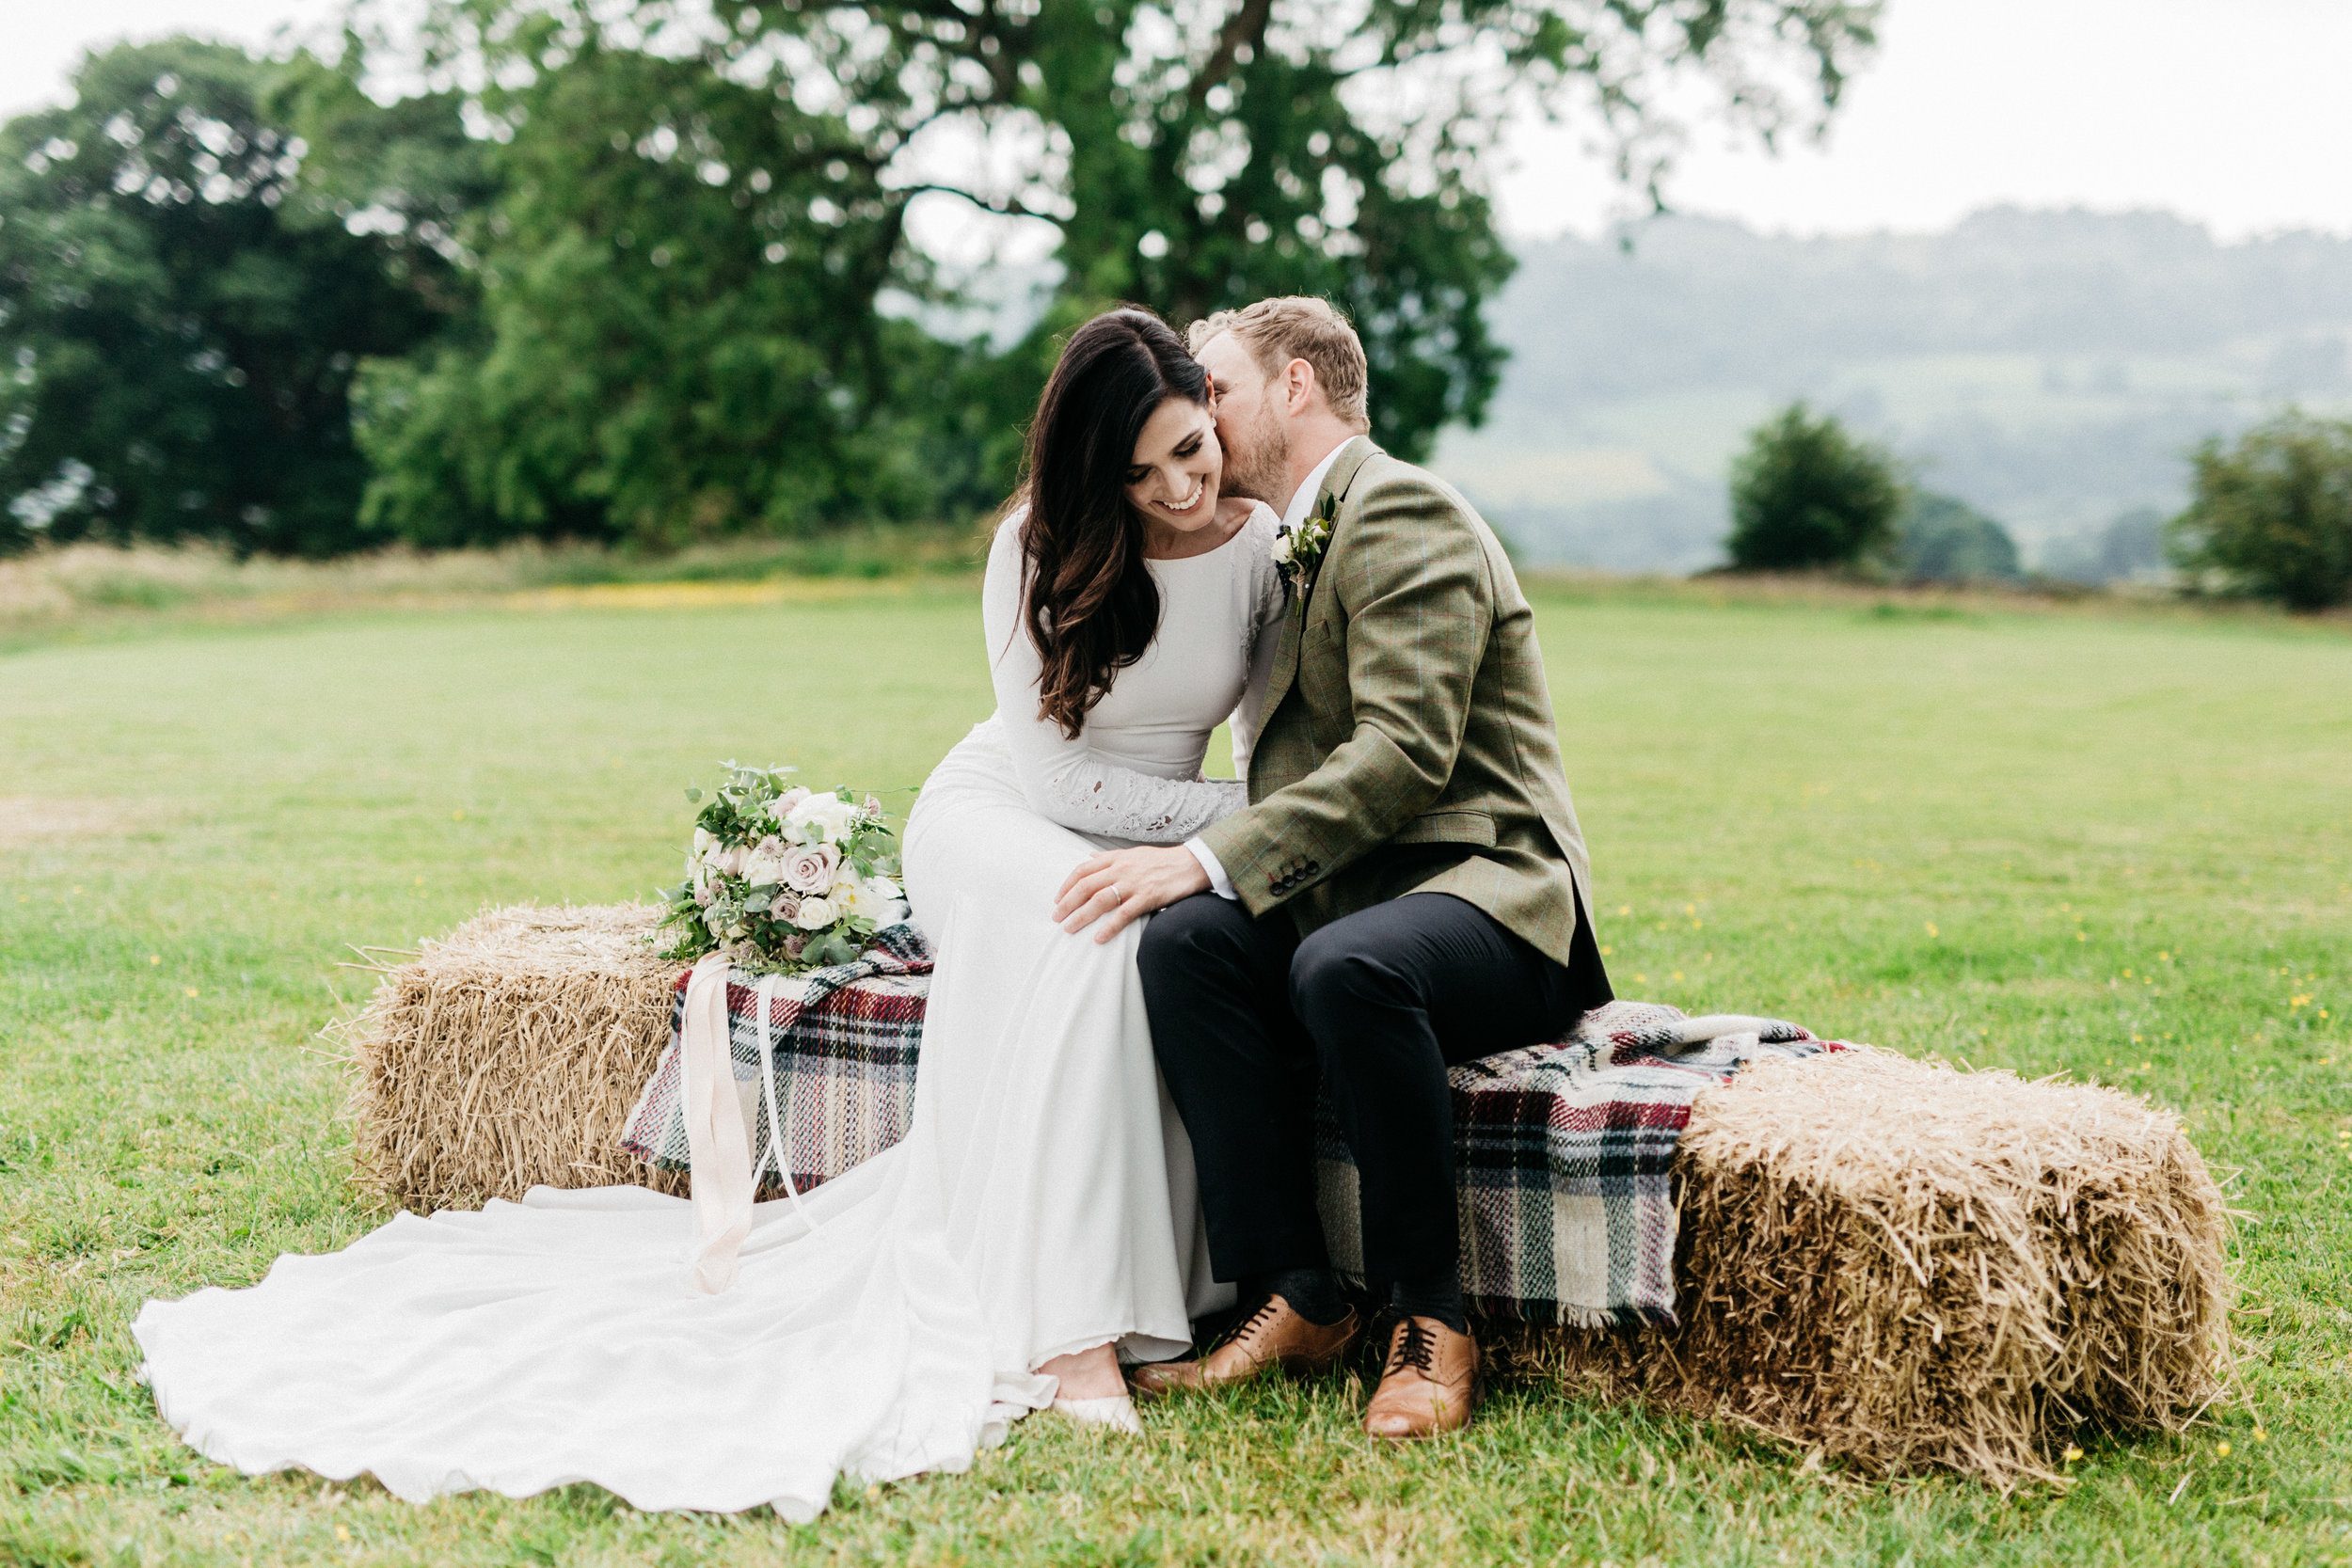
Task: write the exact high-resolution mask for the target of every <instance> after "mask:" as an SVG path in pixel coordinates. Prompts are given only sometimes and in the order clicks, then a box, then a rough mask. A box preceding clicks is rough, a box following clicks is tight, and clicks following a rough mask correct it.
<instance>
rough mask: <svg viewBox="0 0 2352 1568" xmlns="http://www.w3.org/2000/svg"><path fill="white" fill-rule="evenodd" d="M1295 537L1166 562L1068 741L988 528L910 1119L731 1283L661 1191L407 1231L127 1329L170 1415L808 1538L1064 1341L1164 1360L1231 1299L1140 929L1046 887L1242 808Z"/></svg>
mask: <svg viewBox="0 0 2352 1568" xmlns="http://www.w3.org/2000/svg"><path fill="white" fill-rule="evenodd" d="M1273 530H1274V518H1273V515H1272V514H1271V513H1269V512H1267V511H1266V510H1264V509H1263V508H1258V509H1257V510H1256V511H1254V512H1253V514H1252V515H1251V517H1250V520H1249V522H1248V525H1247V526H1245V527H1244V528H1243V530H1242V531H1240V532H1239V533H1238V534H1236V535H1235V536H1234V537H1233V538H1232V540H1231V541H1230V542H1228V543H1227V544H1225V545H1223V546H1219V547H1218V548H1216V550H1213V551H1211V552H1210V553H1208V554H1205V555H1201V556H1197V557H1193V558H1190V559H1187V560H1182V561H1168V562H1152V566H1151V570H1152V575H1153V577H1154V578H1155V579H1156V580H1157V582H1158V585H1159V588H1160V592H1161V595H1162V612H1161V622H1160V634H1159V637H1158V639H1157V640H1156V641H1155V642H1154V643H1153V644H1152V647H1151V649H1150V650H1149V651H1148V652H1147V653H1146V654H1145V655H1144V657H1143V658H1142V660H1141V661H1140V662H1139V663H1137V664H1136V665H1134V666H1132V667H1131V668H1129V669H1126V670H1123V671H1120V672H1119V673H1118V675H1117V678H1116V680H1115V682H1114V684H1113V685H1112V688H1111V689H1110V691H1109V693H1108V694H1107V695H1105V696H1104V698H1103V699H1102V701H1101V702H1100V703H1099V704H1098V705H1096V706H1095V707H1094V709H1093V710H1092V711H1091V712H1090V713H1089V716H1088V720H1087V723H1086V727H1085V730H1084V731H1083V733H1082V734H1081V735H1080V736H1078V738H1077V739H1075V740H1066V739H1065V738H1064V737H1063V736H1062V735H1061V733H1060V731H1059V730H1058V729H1057V728H1055V727H1054V726H1053V725H1051V724H1050V723H1047V722H1044V721H1040V720H1039V719H1038V717H1037V703H1038V696H1037V678H1038V670H1039V664H1038V658H1037V655H1036V651H1035V649H1034V646H1033V645H1032V643H1031V641H1030V639H1029V637H1028V635H1027V633H1026V631H1025V629H1023V626H1022V625H1021V621H1020V617H1019V606H1020V599H1021V594H1022V581H1021V578H1022V564H1023V556H1022V552H1021V550H1020V548H1019V546H1018V544H1017V542H1016V535H1017V525H1015V524H1008V525H1007V526H1006V527H1005V528H1004V529H1002V530H1000V531H999V532H998V535H997V540H996V544H995V546H994V548H993V550H992V552H991V555H990V559H989V567H988V579H987V586H986V589H985V593H984V607H983V621H984V624H985V626H986V629H987V635H988V645H989V651H990V655H991V662H992V667H993V671H994V675H995V685H996V696H997V705H998V709H997V713H996V716H995V717H994V718H993V719H990V720H989V721H986V722H984V723H982V724H980V725H979V726H977V728H976V729H974V730H973V731H972V733H971V734H970V735H969V736H966V737H965V738H964V739H963V740H962V741H961V742H959V743H958V744H957V746H956V747H955V749H954V750H953V751H951V752H948V754H947V756H946V759H945V760H944V761H942V762H941V764H940V765H939V768H938V769H937V770H936V771H935V772H934V773H933V774H932V775H931V778H930V782H929V783H928V784H925V786H924V788H923V792H922V795H921V797H920V799H919V800H918V802H917V804H916V806H915V808H914V814H913V816H912V819H911V820H910V822H909V825H908V831H907V840H906V882H907V891H908V895H909V897H910V899H911V901H912V902H913V904H914V911H915V916H916V919H917V920H918V921H919V923H920V924H921V925H922V926H923V927H924V928H925V929H926V931H928V932H929V933H930V935H931V937H932V939H933V941H934V943H935V945H936V947H937V949H938V953H939V965H938V970H937V973H936V974H935V975H934V976H933V979H932V986H931V993H930V1009H929V1014H928V1017H927V1021H926V1026H925V1034H924V1041H923V1051H922V1057H921V1064H920V1076H919V1077H918V1079H917V1083H916V1090H915V1106H914V1124H913V1126H912V1128H911V1129H910V1130H909V1132H908V1133H907V1136H906V1137H905V1138H904V1139H903V1140H902V1141H901V1142H900V1143H898V1145H897V1146H896V1147H895V1148H891V1149H889V1150H887V1151H885V1152H884V1153H882V1155H880V1156H878V1157H877V1158H875V1159H873V1160H870V1161H868V1162H866V1164H863V1165H860V1166H858V1167H857V1168H856V1169H854V1170H852V1171H850V1172H849V1173H848V1174H846V1175H844V1176H841V1177H839V1178H837V1179H835V1180H833V1181H831V1182H828V1183H826V1184H825V1185H824V1186H822V1187H819V1188H818V1189H817V1190H816V1191H814V1192H812V1193H810V1194H808V1195H806V1196H805V1198H804V1200H803V1204H802V1206H801V1207H800V1209H799V1210H797V1211H796V1210H795V1209H794V1208H793V1207H792V1206H791V1204H790V1203H789V1202H788V1201H777V1202H772V1203H764V1204H761V1205H759V1206H758V1207H757V1209H756V1211H755V1216H754V1222H753V1227H752V1230H751V1233H750V1235H749V1237H748V1239H747V1240H746V1241H745V1242H744V1243H743V1247H742V1252H741V1259H740V1272H739V1275H738V1278H737V1282H736V1284H735V1285H734V1287H733V1288H732V1289H731V1290H728V1291H724V1292H723V1293H721V1294H717V1295H698V1294H695V1293H693V1292H692V1291H691V1290H690V1289H689V1287H688V1284H687V1267H688V1257H689V1254H690V1251H691V1246H692V1241H693V1221H692V1218H691V1207H690V1205H689V1204H688V1203H687V1201H686V1200H684V1199H682V1198H673V1197H665V1196H660V1195H659V1194H656V1193H652V1192H649V1191H646V1190H645V1189H644V1188H639V1187H600V1188H593V1189H588V1190H584V1191H569V1192H564V1191H557V1190H555V1189H552V1188H546V1187H539V1188H533V1189H532V1191H531V1193H530V1194H528V1195H527V1196H525V1197H524V1199H523V1200H522V1201H521V1202H520V1203H504V1202H494V1203H492V1204H490V1205H489V1206H488V1207H487V1208H485V1209H484V1210H483V1211H482V1212H479V1213H458V1212H447V1213H439V1214H436V1215H434V1216H433V1217H432V1218H430V1219H420V1218H418V1217H416V1216H414V1215H411V1214H402V1215H398V1216H396V1217H394V1218H393V1220H392V1221H391V1222H390V1223H389V1224H388V1225H386V1226H384V1227H381V1228H380V1229H378V1230H375V1231H373V1233H371V1234H370V1235H368V1236H365V1237H363V1238H361V1239H360V1240H359V1241H358V1242H355V1243H352V1244H351V1245H350V1246H348V1247H345V1248H344V1249H343V1250H342V1251H341V1252H337V1253H331V1254H327V1255H326V1256H322V1257H298V1256H292V1255H289V1256H287V1257H283V1258H280V1259H278V1262H277V1263H276V1264H275V1265H274V1266H273V1267H272V1268H271V1270H270V1272H269V1275H268V1276H267V1277H266V1278H264V1279H263V1280H262V1282H261V1283H260V1284H258V1285H256V1286H254V1287H252V1288H251V1289H248V1290H238V1291H230V1290H218V1289H214V1290H204V1291H197V1292H196V1293H195V1294H194V1295H191V1296H188V1297H185V1298H184V1299H183V1300H180V1301H174V1302H162V1301H151V1302H149V1303H148V1304H147V1305H146V1306H145V1307H143V1308H142V1309H141V1310H140V1312H139V1314H138V1317H137V1319H136V1320H135V1322H134V1323H133V1324H132V1332H133V1333H134V1335H135V1337H136V1338H137V1339H138V1342H139V1346H140V1349H141V1350H142V1352H143V1353H144V1354H145V1359H146V1365H145V1375H146V1377H147V1379H148V1382H149V1383H150V1385H151V1387H152V1388H153V1390H154V1394H155V1400H156V1403H157V1406H158V1408H159V1409H160V1410H161V1411H162V1413H163V1416H164V1418H165V1419H166V1420H167V1421H168V1422H170V1423H171V1425H172V1426H173V1427H174V1428H176V1429H177V1430H178V1431H179V1432H180V1433H181V1434H182V1436H183V1438H184V1439H185V1440H186V1441H187V1442H188V1443H189V1444H190V1445H192V1446H193V1447H195V1448H197V1449H200V1450H201V1451H202V1452H204V1453H206V1454H208V1455H210V1456H211V1457H212V1458H214V1459H216V1460H218V1461H220V1462H222V1463H224V1464H228V1465H234V1466H236V1467H237V1468H238V1469H241V1470H245V1471H247V1472H254V1473H258V1472H262V1471H266V1470H275V1469H282V1468H287V1467H290V1466H301V1467H304V1468H307V1469H310V1470H313V1471H315V1472H317V1473H319V1474H321V1475H324V1476H328V1477H333V1478H336V1479H342V1478H347V1477H350V1476H354V1475H357V1474H358V1473H360V1472H362V1471H366V1472H372V1473H373V1475H374V1476H375V1477H376V1478H377V1479H378V1480H379V1481H382V1482H383V1483H384V1485H385V1486H387V1487H388V1488H389V1489H390V1490H391V1491H392V1492H394V1493H396V1494H397V1495H399V1496H401V1497H407V1498H411V1499H418V1500H421V1499H423V1498H426V1497H433V1496H435V1495H437V1494H440V1493H447V1492H458V1491H466V1490H471V1489H476V1488H486V1489H489V1490H494V1491H498V1492H502V1493H505V1494H507V1495H508V1496H511V1497H525V1496H529V1495H531V1494H532V1493H535V1492H539V1491H542V1490H544V1489H546V1488H548V1487H550V1486H559V1485H563V1484H565V1483H568V1482H573V1481H593V1482H595V1483H596V1484H598V1485H601V1486H604V1487H606V1488H608V1489H610V1490H611V1491H612V1492H614V1493H617V1494H618V1495H620V1496H621V1497H624V1498H626V1499H627V1500H628V1501H629V1502H630V1503H632V1504H634V1505H636V1506H637V1507H640V1508H645V1509H710V1510H723V1511H732V1510H739V1509H746V1508H754V1507H757V1506H759V1505H761V1504H771V1505H773V1506H774V1508H775V1509H776V1510H777V1512H778V1513H782V1514H784V1515H786V1516H787V1517H788V1518H792V1519H796V1520H800V1519H807V1518H810V1517H813V1516H814V1515H815V1514H817V1513H819V1512H821V1511H822V1510H823V1509H824V1507H825V1506H826V1504H827V1503H828V1501H829V1500H830V1498H831V1496H832V1492H833V1487H834V1481H835V1478H836V1477H838V1476H841V1475H848V1476H850V1477H852V1478H854V1479H856V1480H858V1481H888V1480H894V1479H897V1478H899V1477H903V1476H909V1475H914V1474H916V1473H918V1472H921V1471H926V1470H958V1469H961V1468H963V1467H965V1466H966V1465H969V1464H970V1463H971V1459H972V1455H973V1453H974V1451H975V1449H977V1448H978V1447H980V1446H982V1445H984V1444H987V1443H991V1442H994V1441H996V1440H998V1439H1000V1438H1001V1437H1002V1435H1003V1433H1004V1431H1005V1427H1006V1424H1007V1423H1008V1422H1009V1421H1010V1420H1012V1419H1014V1418H1018V1417H1020V1416H1022V1415H1025V1414H1026V1413H1027V1412H1029V1411H1031V1410H1036V1409H1041V1408H1042V1407H1044V1406H1045V1405H1046V1404H1047V1403H1048V1402H1050V1401H1051V1400H1052V1399H1053V1397H1054V1393H1055V1380H1054V1379H1053V1378H1052V1377H1050V1376H1045V1375H1042V1374H1040V1373H1039V1372H1037V1370H1036V1368H1037V1367H1038V1366H1039V1365H1040V1364H1041V1363H1042V1362H1044V1361H1046V1360H1048V1359H1049V1358H1051V1357H1053V1356H1055V1355H1057V1354H1063V1353H1065V1352H1070V1351H1075V1350H1082V1349H1085V1348H1087V1347H1089V1346H1092V1345H1098V1344H1101V1343H1104V1341H1106V1340H1110V1339H1117V1340H1119V1341H1120V1344H1121V1347H1122V1349H1123V1350H1125V1351H1126V1352H1127V1353H1129V1354H1131V1355H1132V1356H1146V1357H1148V1356H1155V1355H1157V1356H1164V1355H1168V1354H1174V1353H1175V1352H1176V1351H1177V1350H1178V1349H1180V1348H1181V1347H1182V1346H1183V1345H1184V1343H1185V1341H1186V1339H1187V1338H1188V1335H1189V1329H1188V1326H1187V1321H1186V1320H1187V1316H1188V1311H1189V1312H1197V1311H1199V1310H1200V1309H1202V1308H1204V1307H1208V1306H1211V1305H1214V1302H1213V1301H1212V1299H1211V1296H1210V1292H1209V1286H1208V1280H1207V1271H1206V1269H1205V1267H1203V1266H1201V1265H1200V1263H1198V1262H1197V1261H1196V1259H1200V1258H1201V1257H1202V1256H1203V1252H1202V1248H1203V1243H1202V1241H1201V1237H1200V1230H1199V1225H1198V1221H1197V1218H1196V1212H1197V1198H1196V1194H1195V1190H1194V1182H1193V1178H1192V1173H1191V1164H1190V1151H1189V1148H1187V1146H1186V1145H1185V1143H1184V1134H1183V1131H1182V1128H1181V1126H1180V1124H1179V1123H1178V1122H1177V1120H1176V1118H1175V1116H1174V1114H1173V1112H1172V1111H1171V1110H1170V1108H1169V1107H1168V1102H1167V1099H1166V1096H1165V1094H1164V1092H1163V1091H1162V1090H1161V1088H1160V1086H1159V1082H1158V1074H1157V1070H1156V1068H1155V1066H1154V1063H1153V1059H1152V1041H1151V1034H1150V1030H1149V1028H1148V1025H1147V1023H1146V1021H1145V1017H1144V1010H1143V1002H1142V996H1141V992H1140V988H1139V985H1138V982H1137V979H1136V957H1135V955H1136V937H1137V935H1138V933H1139V932H1140V929H1141V926H1140V924H1138V925H1136V926H1133V927H1129V928H1128V929H1127V931H1126V932H1124V933H1122V934H1121V935H1120V937H1119V938H1118V939H1117V940H1115V941H1112V942H1107V943H1097V942H1095V941H1094V940H1093V933H1092V932H1090V931H1089V932H1086V933H1082V934H1080V935H1077V936H1068V935H1065V934H1063V933H1062V932H1061V931H1060V930H1059V928H1058V927H1056V926H1055V925H1054V923H1053V922H1052V920H1051V918H1050V916H1051V900H1052V897H1053V895H1054V893H1055V891H1056V890H1057V888H1058V887H1059V885H1060V883H1061V881H1062V879H1063V878H1064V877H1065V876H1066V875H1067V874H1068V872H1069V870H1070V868H1071V867H1072V866H1073V865H1074V864H1075V863H1077V862H1078V861H1079V860H1081V859H1083V858H1084V857H1085V856H1086V855H1088V854H1090V853H1092V852H1093V851H1094V850H1095V849H1096V848H1097V847H1109V846H1116V845H1120V844H1125V843H1133V842H1152V843H1176V842H1180V841H1182V840H1183V839H1184V838H1185V837H1188V836H1189V835H1190V834H1191V833H1193V832H1196V831H1197V830H1198V829H1200V827H1201V826H1203V825H1204V824H1206V823H1208V822H1210V821H1212V820H1214V819H1216V817H1217V816H1221V815H1223V814H1224V813H1226V812H1228V811H1231V810H1233V809H1235V808H1236V807H1237V806H1238V805H1240V803H1241V790H1240V788H1239V786H1237V785H1234V784H1216V783H1204V782H1200V779H1199V774H1200V764H1201V760H1202V757H1203V754H1204V752H1205V751H1206V748H1207V742H1208V737H1209V734H1210V732H1211V731H1212V730H1213V729H1214V728H1215V727H1216V724H1217V723H1218V722H1219V721H1222V720H1224V719H1225V718H1226V717H1227V716H1228V715H1229V714H1230V715H1233V716H1234V718H1235V720H1236V722H1235V735H1236V737H1237V744H1236V752H1246V748H1247V745H1248V735H1249V731H1248V726H1247V723H1246V722H1245V721H1244V720H1243V716H1244V715H1254V714H1255V712H1256V708H1257V697H1258V696H1259V694H1260V693H1261V692H1262V691H1263V683H1264V679H1265V672H1266V670H1267V668H1268V666H1269V665H1270V663H1271V656H1272V653H1273V644H1274V641H1275V627H1276V626H1277V625H1278V624H1279V616H1280V613H1281V594H1280V589H1279V581H1278V579H1277V578H1276V577H1275V574H1274V570H1273V567H1272V564H1271V559H1270V553H1269V552H1270V548H1271V545H1272V540H1273ZM1188 1287H1189V1288H1190V1291H1191V1299H1190V1300H1189V1301H1188V1300H1187V1288H1188Z"/></svg>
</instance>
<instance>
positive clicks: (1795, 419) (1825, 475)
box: [1725, 403, 1905, 572]
mask: <svg viewBox="0 0 2352 1568" xmlns="http://www.w3.org/2000/svg"><path fill="white" fill-rule="evenodd" d="M1904 494H1905V491H1904V485H1903V482H1902V478H1901V475H1900V473H1899V470H1898V468H1897V467H1896V464H1895V460H1894V459H1893V458H1892V457H1890V456H1889V455H1887V453H1886V452H1885V451H1883V449H1881V448H1879V447H1877V446H1875V445H1873V444H1871V443H1869V442H1867V441H1861V440H1857V439H1855V438H1854V437H1853V436H1850V435H1848V434H1847V432H1846V428H1845V426H1843V425H1842V424H1840V423H1838V421H1837V420H1836V419H1835V418H1834V417H1832V416H1829V415H1826V414H1825V415H1823V416H1821V417H1820V418H1819V419H1815V418H1814V417H1813V416H1812V414H1811V413H1810V412H1809V411H1808V410H1807V409H1806V407H1805V405H1804V404H1802V403H1792V404H1789V405H1788V407H1787V408H1785V409H1783V410H1781V412H1780V413H1779V414H1777V415H1775V416H1774V417H1773V418H1772V419H1771V420H1767V421H1765V422H1764V423H1763V424H1761V425H1758V426H1757V427H1756V430H1755V431H1754V432H1753V433H1752V434H1751V435H1750V436H1749V437H1748V446H1747V450H1746V451H1744V452H1742V453H1740V456H1739V457H1737V458H1735V459H1733V461H1732V467H1731V537H1730V538H1729V539H1728V540H1727V541H1726V542H1725V547H1726V549H1728V550H1729V552H1730V555H1731V563H1732V565H1733V566H1734V567H1736V568H1738V569H1739V570H1740V571H1746V572H1771V571H1801V570H1804V569H1805V568H1808V567H1818V566H1853V565H1857V564H1860V563H1861V562H1863V561H1864V560H1865V559H1866V558H1867V557H1869V556H1871V555H1872V554H1874V553H1876V552H1878V551H1879V550H1881V549H1882V548H1883V546H1886V545H1887V544H1888V543H1889V542H1890V541H1891V539H1892V537H1893V532H1894V523H1895V517H1896V515H1897V514H1898V513H1899V512H1900V511H1901V510H1902V505H1903V499H1904Z"/></svg>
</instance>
